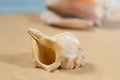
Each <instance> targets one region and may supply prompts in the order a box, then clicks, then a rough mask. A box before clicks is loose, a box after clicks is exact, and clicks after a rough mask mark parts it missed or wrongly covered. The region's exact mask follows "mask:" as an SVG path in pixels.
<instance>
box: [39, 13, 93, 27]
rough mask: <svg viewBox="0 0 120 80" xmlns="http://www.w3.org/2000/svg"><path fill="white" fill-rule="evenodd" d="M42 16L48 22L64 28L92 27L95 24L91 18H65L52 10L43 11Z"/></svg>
mask: <svg viewBox="0 0 120 80" xmlns="http://www.w3.org/2000/svg"><path fill="white" fill-rule="evenodd" d="M40 18H41V20H42V21H43V22H45V23H46V24H49V25H54V26H58V27H62V28H73V29H90V28H91V27H92V26H93V25H94V23H93V21H91V20H86V19H81V18H63V17H61V16H59V15H57V14H55V13H54V12H51V11H46V12H43V13H41V15H40Z"/></svg>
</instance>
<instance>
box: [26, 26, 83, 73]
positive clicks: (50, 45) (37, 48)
mask: <svg viewBox="0 0 120 80" xmlns="http://www.w3.org/2000/svg"><path fill="white" fill-rule="evenodd" d="M28 34H29V35H30V37H31V40H32V48H33V57H34V60H33V62H34V63H35V64H36V66H37V67H40V68H42V69H44V70H46V71H53V70H55V69H57V68H58V67H61V68H63V69H73V68H79V67H80V66H81V65H83V64H84V55H83V52H82V49H81V48H80V41H79V40H78V39H77V38H76V37H75V36H74V35H73V34H72V33H70V32H64V33H60V34H57V35H55V36H52V37H50V36H47V35H45V34H43V33H41V32H40V31H38V30H36V29H32V28H30V29H29V30H28Z"/></svg>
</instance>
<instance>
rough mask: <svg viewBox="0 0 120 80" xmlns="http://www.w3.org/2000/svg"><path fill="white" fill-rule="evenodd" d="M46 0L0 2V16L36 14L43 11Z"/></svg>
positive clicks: (6, 0) (2, 0)
mask: <svg viewBox="0 0 120 80" xmlns="http://www.w3.org/2000/svg"><path fill="white" fill-rule="evenodd" d="M45 1H46V0H0V14H11V13H37V12H40V11H43V10H45V7H44V2H45Z"/></svg>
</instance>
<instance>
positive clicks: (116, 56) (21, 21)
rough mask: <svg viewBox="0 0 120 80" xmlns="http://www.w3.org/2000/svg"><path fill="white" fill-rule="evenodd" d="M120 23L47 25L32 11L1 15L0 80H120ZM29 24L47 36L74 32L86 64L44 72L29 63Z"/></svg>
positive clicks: (30, 58)
mask: <svg viewBox="0 0 120 80" xmlns="http://www.w3.org/2000/svg"><path fill="white" fill-rule="evenodd" d="M119 26H120V25H119V24H117V25H106V26H102V27H99V28H97V27H96V28H94V29H92V30H86V31H82V30H68V29H62V28H57V27H51V26H47V25H45V24H44V23H42V22H41V21H40V19H39V17H38V15H35V14H31V15H30V14H29V15H27V14H24V15H4V16H0V80H120V35H119V34H120V27H119ZM29 27H32V28H36V29H39V30H41V32H43V33H46V34H48V35H54V34H57V33H60V32H64V31H70V32H73V33H74V34H75V35H76V36H78V38H79V39H80V40H81V47H82V48H83V49H84V53H85V57H86V62H87V64H86V65H85V66H83V67H82V68H79V69H74V70H61V69H57V70H56V71H54V72H47V71H44V70H42V69H39V68H35V67H34V65H33V63H32V52H31V40H30V38H29V36H28V34H27V29H28V28H29Z"/></svg>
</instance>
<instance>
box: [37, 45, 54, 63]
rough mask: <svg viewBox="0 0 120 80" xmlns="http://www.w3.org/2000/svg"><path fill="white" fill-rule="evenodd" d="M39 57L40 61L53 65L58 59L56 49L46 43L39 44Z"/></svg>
mask: <svg viewBox="0 0 120 80" xmlns="http://www.w3.org/2000/svg"><path fill="white" fill-rule="evenodd" d="M38 57H39V61H40V62H41V63H42V64H45V65H51V64H53V63H54V62H55V60H56V55H55V51H54V50H52V49H51V48H49V47H47V46H44V45H39V56H38Z"/></svg>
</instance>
